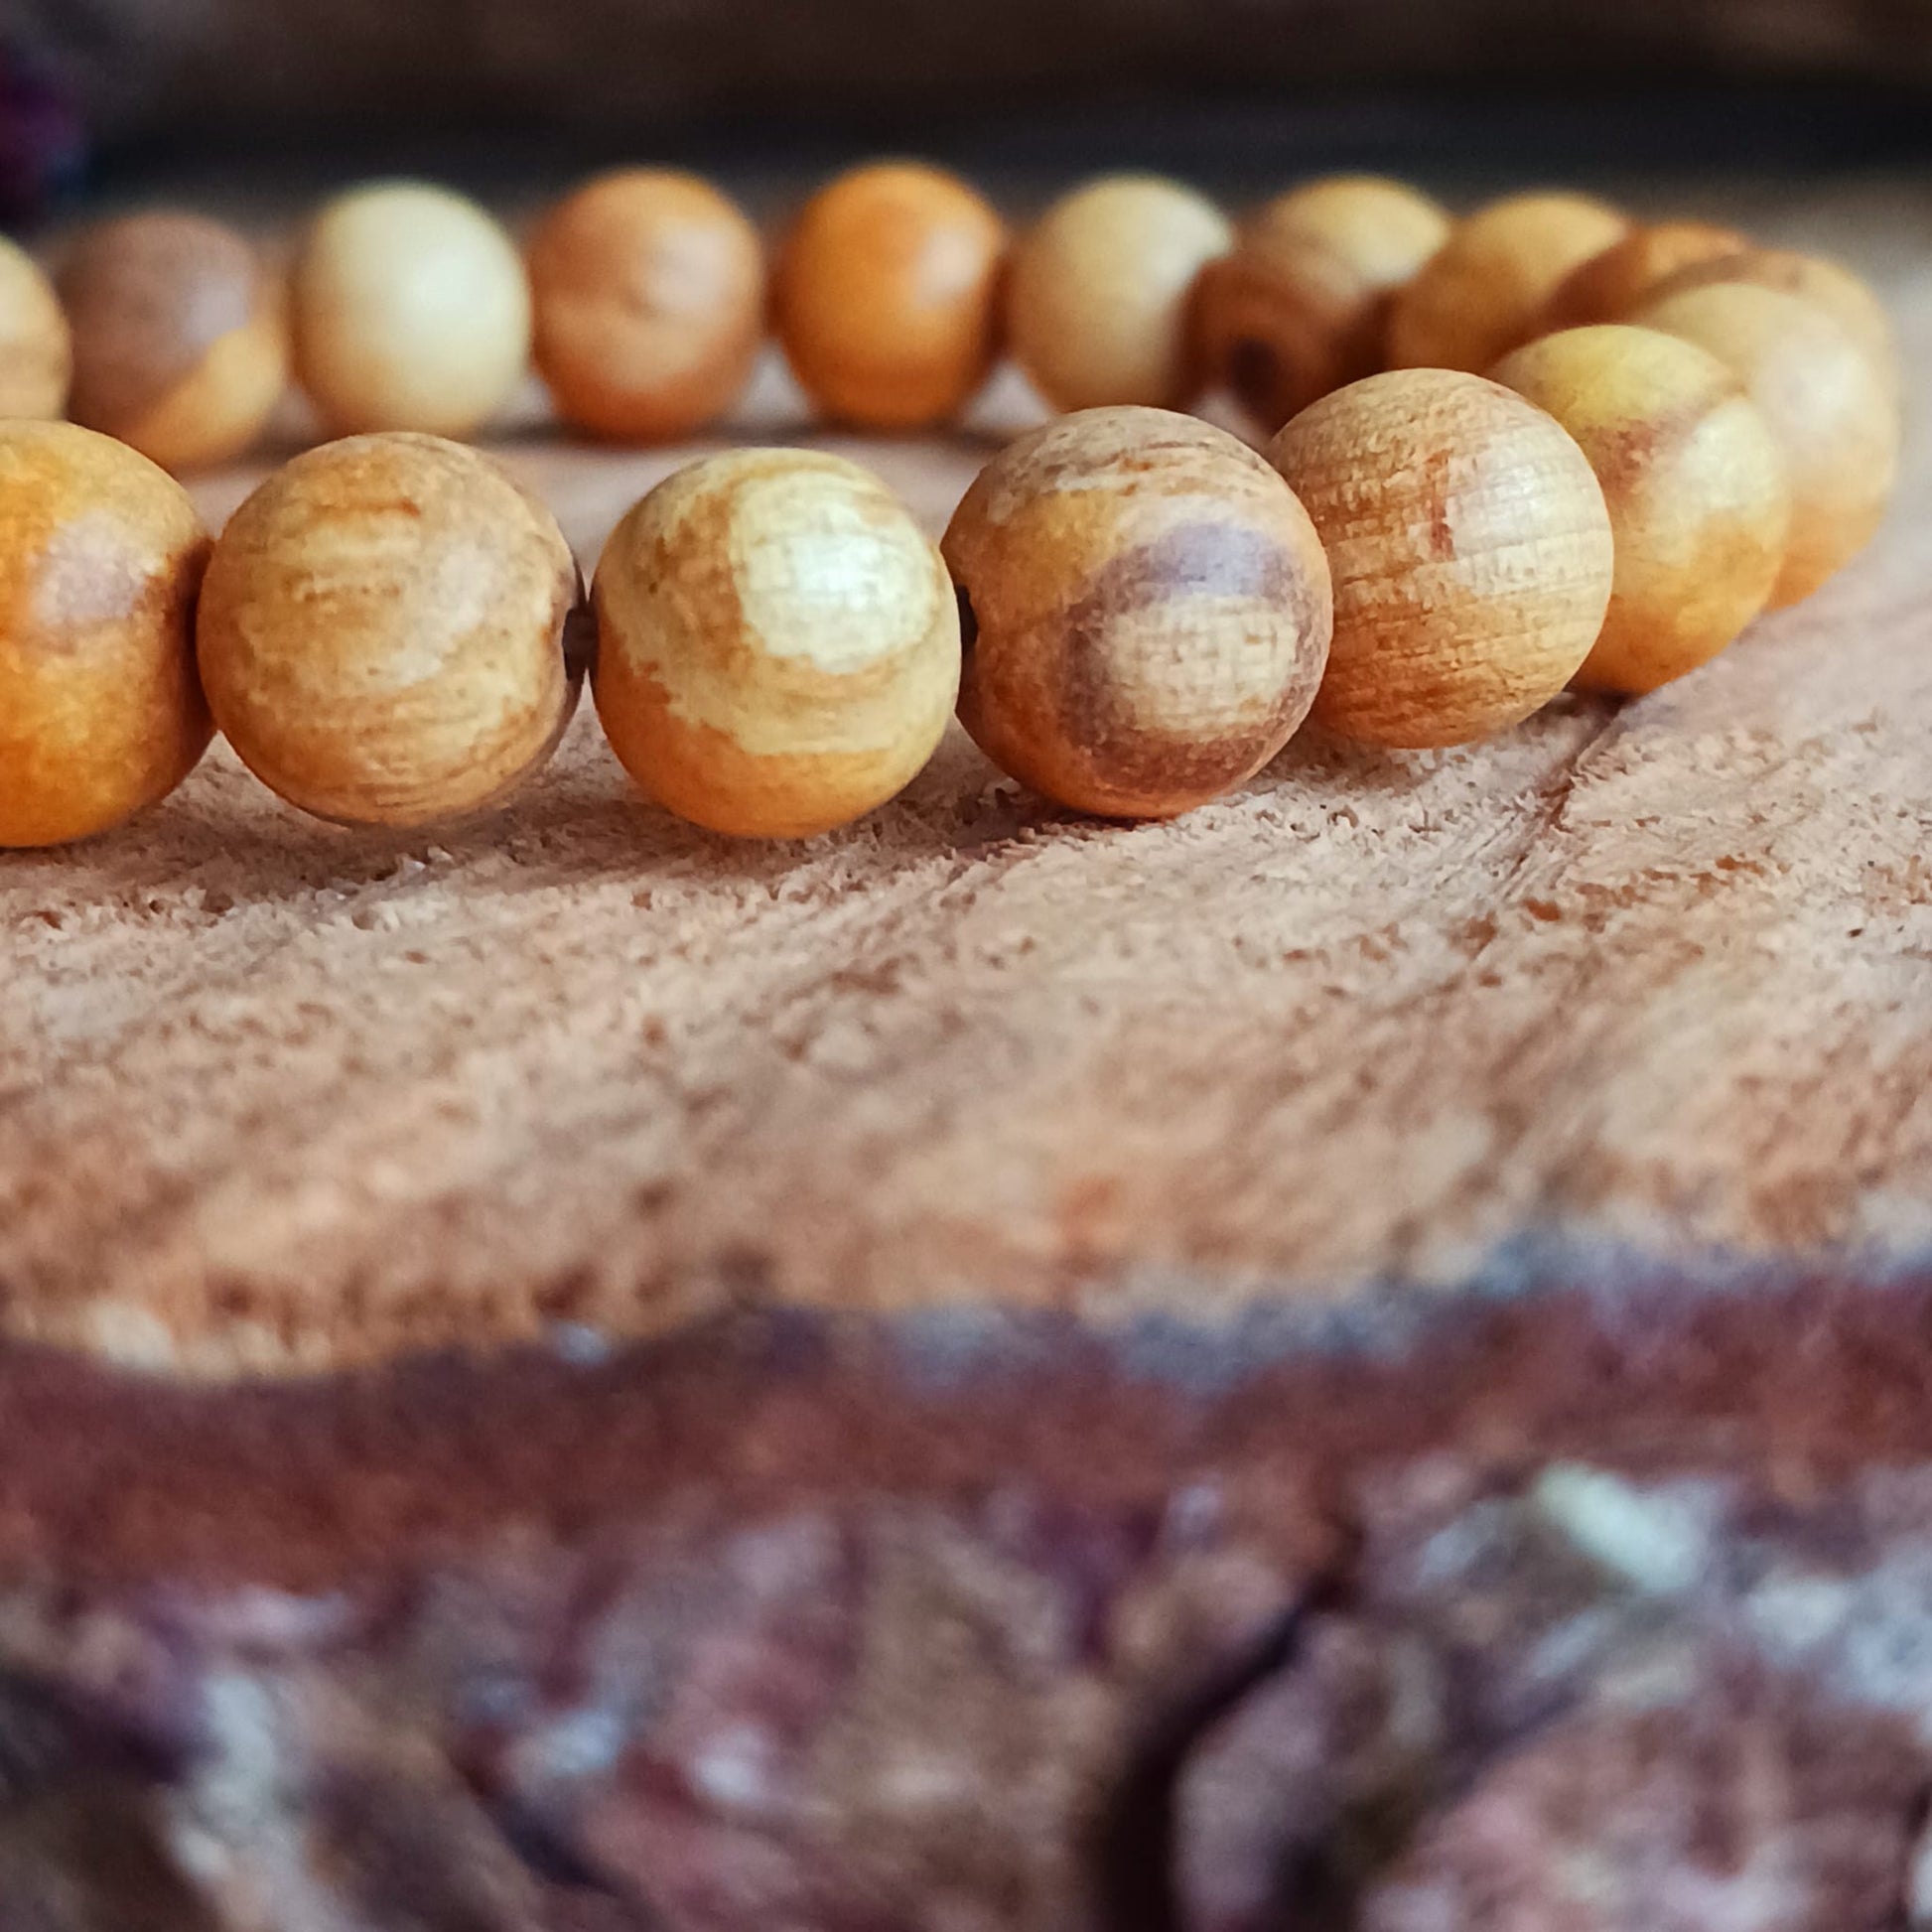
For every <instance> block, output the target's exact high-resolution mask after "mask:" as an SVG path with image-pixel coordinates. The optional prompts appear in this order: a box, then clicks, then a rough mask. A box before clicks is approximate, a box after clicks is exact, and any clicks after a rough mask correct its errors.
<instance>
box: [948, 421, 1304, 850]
mask: <svg viewBox="0 0 1932 1932" xmlns="http://www.w3.org/2000/svg"><path fill="white" fill-rule="evenodd" d="M943 548H944V550H945V554H946V562H947V564H948V565H949V566H950V568H951V570H952V573H953V577H954V579H955V581H956V582H957V583H958V585H959V588H960V594H961V598H962V602H963V605H964V608H965V609H966V611H967V612H968V614H969V617H968V625H969V633H970V639H971V641H970V645H969V648H968V650H967V654H966V669H965V675H964V677H963V678H962V680H961V685H960V703H959V715H960V719H961V721H962V722H963V723H964V725H965V726H966V729H967V730H968V731H969V732H970V733H971V734H972V735H973V738H974V740H975V741H976V742H977V743H978V744H979V746H980V747H981V749H982V750H983V751H984V752H985V753H986V754H987V756H988V757H989V758H990V759H992V760H993V761H994V763H996V764H997V765H999V766H1000V767H1001V769H1002V770H1005V771H1008V772H1011V773H1012V774H1013V775H1014V776H1015V777H1017V778H1020V779H1021V780H1023V781H1024V782H1025V783H1027V784H1029V785H1031V786H1033V787H1034V789H1035V791H1039V792H1043V793H1044V794H1045V795H1046V796H1047V797H1049V798H1052V799H1055V800H1057V801H1058V802H1059V803H1060V804H1063V805H1070V806H1073V807H1074V808H1075V809H1077V810H1080V811H1087V812H1094V813H1098V814H1101V815H1103V816H1106V817H1113V818H1171V817H1173V815H1174V814H1175V813H1177V812H1183V811H1187V810H1189V809H1190V808H1191V807H1193V806H1196V805H1200V804H1204V803H1205V802H1206V801H1207V800H1209V799H1211V798H1214V797H1217V796H1219V795H1220V794H1221V793H1222V792H1224V791H1226V790H1227V789H1228V788H1229V787H1230V786H1231V785H1236V784H1239V783H1240V782H1241V781H1242V780H1243V779H1245V778H1247V777H1250V776H1251V775H1252V774H1253V773H1254V772H1256V771H1257V770H1259V769H1260V768H1261V766H1262V765H1264V764H1265V763H1266V762H1267V761H1268V760H1269V759H1271V758H1273V757H1274V756H1275V754H1276V753H1277V752H1279V751H1280V750H1281V748H1282V747H1283V746H1284V745H1285V744H1286V743H1287V742H1288V740H1289V738H1290V737H1291V736H1292V735H1293V734H1294V732H1295V729H1296V727H1297V726H1299V725H1300V724H1301V722H1302V720H1303V718H1304V717H1306V716H1307V714H1308V709H1309V706H1310V704H1311V702H1312V701H1313V698H1314V693H1315V687H1316V685H1317V683H1318V682H1319V680H1320V677H1321V669H1322V665H1323V663H1324V661H1325V659H1326V656H1327V649H1328V633H1329V628H1330V623H1331V620H1332V608H1331V602H1330V595H1329V584H1328V566H1327V562H1326V560H1325V559H1324V557H1323V556H1322V552H1321V545H1320V542H1319V540H1318V539H1317V537H1316V535H1315V531H1314V527H1313V525H1312V524H1311V522H1310V520H1309V518H1308V515H1307V513H1306V512H1305V511H1304V510H1303V508H1302V506H1301V504H1300V503H1298V502H1297V501H1296V499H1295V495H1294V492H1293V491H1292V490H1290V489H1289V488H1288V487H1287V486H1286V485H1285V484H1284V483H1283V482H1282V480H1281V478H1280V477H1278V476H1277V475H1276V474H1275V473H1274V472H1273V471H1272V470H1271V469H1270V468H1269V467H1268V465H1267V464H1266V463H1265V462H1264V461H1263V460H1262V459H1261V458H1260V457H1259V456H1257V455H1256V454H1255V453H1254V451H1252V450H1250V449H1248V448H1247V447H1246V446H1245V445H1244V444H1242V443H1240V442H1239V441H1237V440H1236V439H1235V438H1234V437H1232V436H1229V435H1228V434H1227V433H1226V432H1225V431H1223V430H1218V429H1215V428H1212V427H1211V426H1210V425H1208V424H1206V423H1201V422H1196V421H1194V420H1193V419H1192V418H1191V417H1186V416H1178V415H1174V414H1172V413H1171V412H1169V411H1167V410H1160V409H1147V408H1141V407H1131V406H1130V407H1120V408H1109V409H1092V410H1085V411H1081V412H1079V413H1077V414H1074V415H1071V416H1065V417H1062V418H1060V419H1059V420H1058V421H1057V422H1052V423H1048V424H1047V425H1046V426H1045V427H1044V428H1041V429H1037V430H1035V431H1034V432H1033V433H1032V434H1031V435H1029V436H1023V437H1022V438H1021V439H1020V440H1019V441H1018V442H1017V443H1015V444H1013V445H1012V446H1011V447H1010V448H1009V449H1007V450H1006V451H1004V452H1003V453H1002V454H1001V455H1000V456H998V457H996V458H995V459H994V460H993V462H992V463H991V464H989V465H988V466H987V468H986V469H985V470H984V471H983V472H982V473H981V475H980V477H979V479H978V481H977V482H975V483H974V484H973V486H972V488H971V489H969V490H968V491H967V492H966V496H965V498H964V500H963V501H962V502H961V503H960V505H959V508H958V511H957V512H956V513H955V514H954V516H953V519H952V524H951V527H950V528H949V529H948V530H947V532H946V536H945V541H944V544H943Z"/></svg>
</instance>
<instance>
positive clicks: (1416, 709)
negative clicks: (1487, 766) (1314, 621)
mask: <svg viewBox="0 0 1932 1932" xmlns="http://www.w3.org/2000/svg"><path fill="white" fill-rule="evenodd" d="M1269 456H1270V458H1271V459H1272V460H1273V462H1274V464H1275V466H1276V468H1278V469H1279V470H1280V471H1281V473H1282V475H1283V476H1285V477H1286V478H1287V479H1288V481H1289V483H1290V485H1291V486H1292V487H1293V488H1294V490H1295V491H1296V493H1297V494H1298V495H1299V496H1300V497H1301V499H1302V501H1303V502H1304V503H1305V504H1306V505H1307V507H1308V511H1309V514H1310V516H1311V517H1312V518H1313V519H1314V526H1315V528H1316V530H1318V531H1319V532H1320V534H1321V541H1322V543H1323V544H1324V545H1325V547H1326V549H1327V552H1328V564H1329V568H1330V569H1331V570H1332V571H1333V573H1334V584H1335V636H1334V645H1333V648H1332V649H1331V650H1330V651H1329V654H1328V672H1327V676H1326V677H1325V678H1324V679H1323V681H1322V685H1321V690H1320V692H1319V693H1318V694H1317V696H1316V698H1315V701H1314V712H1313V715H1314V717H1315V718H1316V719H1317V720H1318V721H1319V722H1321V723H1322V724H1325V725H1327V726H1329V727H1330V728H1331V729H1333V730H1335V731H1338V732H1341V733H1343V734H1345V735H1346V736H1347V737H1350V738H1356V739H1361V740H1364V741H1365V742H1367V743H1369V744H1373V745H1385V746H1392V747H1423V746H1433V745H1459V744H1463V743H1465V742H1467V741H1468V740H1471V739H1476V738H1481V737H1484V736H1486V735H1487V734H1488V733H1490V732H1496V731H1501V730H1502V729H1503V728H1504V727H1505V726H1509V725H1513V724H1516V723H1517V722H1518V721H1519V720H1521V719H1524V718H1527V717H1528V716H1529V715H1530V713H1531V712H1533V711H1535V710H1536V709H1537V708H1538V707H1539V706H1540V705H1542V704H1544V703H1545V702H1547V701H1548V700H1549V699H1550V698H1553V697H1554V696H1555V695H1556V694H1557V693H1558V692H1559V691H1561V690H1562V689H1563V687H1564V685H1565V684H1567V683H1568V682H1569V680H1570V678H1571V677H1572V676H1573V675H1574V673H1575V672H1576V670H1577V668H1578V667H1579V666H1580V665H1581V664H1582V663H1583V661H1584V659H1585V657H1586V656H1587V654H1588V652H1589V647H1590V645H1591V644H1592V643H1594V642H1595V640H1596V633H1597V630H1598V629H1599V627H1600V626H1601V624H1602V621H1603V613H1604V610H1605V608H1606V606H1607V605H1608V603H1609V597H1610V583H1611V572H1612V568H1613V561H1614V560H1613V556H1612V549H1611V539H1610V519H1609V512H1608V510H1607V509H1606V508H1605V507H1604V503H1603V492H1602V490H1601V489H1600V488H1599V487H1598V485H1597V482H1596V478H1595V477H1594V475H1593V474H1592V473H1591V471H1590V467H1589V464H1588V462H1587V459H1586V458H1585V456H1584V453H1583V451H1582V450H1580V449H1579V448H1578V447H1577V445H1576V443H1575V441H1574V440H1573V439H1572V438H1571V436H1570V434H1569V433H1568V431H1566V430H1565V429H1564V428H1563V427H1562V426H1561V425H1560V424H1559V423H1557V422H1556V421H1555V420H1554V419H1552V418H1551V417H1550V416H1547V415H1546V414H1545V413H1544V412H1543V411H1542V410H1540V409H1537V408H1535V407H1534V406H1533V405H1531V404H1530V403H1527V402H1525V401H1524V400H1523V398H1522V397H1521V396H1519V395H1516V394H1514V393H1513V392H1512V391H1510V390H1508V389H1505V388H1503V387H1502V385H1501V384H1500V383H1495V382H1490V381H1487V380H1485V379H1484V378H1483V377H1481V376H1475V375H1466V374H1462V373H1458V372H1453V371H1450V370H1447V369H1405V370H1396V371H1394V372H1392V373H1390V374H1387V375H1372V376H1369V377H1367V378H1366V379H1365V380H1363V381H1361V382H1356V383H1351V384H1350V385H1349V387H1347V388H1346V389H1338V390H1336V392H1335V393H1334V394H1333V395H1332V396H1327V397H1324V398H1323V399H1322V400H1321V401H1320V402H1317V403H1315V404H1314V405H1313V406H1312V407H1311V408H1310V409H1307V410H1304V411H1303V413H1302V414H1301V415H1300V416H1298V417H1296V419H1295V420H1294V421H1293V422H1292V423H1290V424H1289V425H1288V427H1287V428H1286V429H1284V430H1283V431H1282V433H1281V434H1280V435H1279V436H1278V437H1276V439H1275V440H1274V442H1273V443H1272V444H1271V445H1270V447H1269Z"/></svg>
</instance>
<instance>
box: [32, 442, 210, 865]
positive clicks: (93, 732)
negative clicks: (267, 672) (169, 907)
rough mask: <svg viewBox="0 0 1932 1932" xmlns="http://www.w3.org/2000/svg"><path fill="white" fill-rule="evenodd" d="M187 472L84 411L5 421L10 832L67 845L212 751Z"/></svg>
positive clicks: (147, 798) (197, 544) (167, 786)
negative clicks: (54, 418) (81, 423)
mask: <svg viewBox="0 0 1932 1932" xmlns="http://www.w3.org/2000/svg"><path fill="white" fill-rule="evenodd" d="M206 563H207V535H206V533H205V532H204V531H203V529H202V523H201V519H200V518H199V517H198V516H197V515H196V513H195V506H194V505H193V504H192V503H191V502H190V501H189V499H188V497H187V495H186V493H185V492H184V491H183V489H182V487H181V485H180V484H179V483H176V482H175V481H174V480H173V478H171V477H169V476H168V475H167V474H166V473H165V472H164V471H162V470H160V469H159V468H157V467H156V466H155V465H154V464H152V463H150V462H149V461H148V459H147V458H146V457H144V456H141V455H139V454H137V453H136V452H135V451H133V450H131V449H129V448H128V447H127V446H126V445H125V444H124V443H116V442H113V441H112V440H111V439H109V438H107V437H105V436H98V435H96V434H95V433H94V432H93V431H92V430H86V429H79V428H76V427H75V426H74V425H73V424H71V423H30V422H10V423H0V845H9V846H35V845H58V844H60V843H62V842H64V841H66V840H69V839H78V838H85V837H87V836H88V835H89V834H90V833H94V832H102V831H106V830H107V829H108V828H109V827H111V826H114V825H118V824H120V823H121V822H122V821H123V820H124V819H127V818H130V817H132V816H133V814H134V813H136V812H138V811H140V810H141V809H142V808H143V807H144V806H147V805H151V804H153V803H154V802H155V801H156V800H157V799H160V798H164V797H166V796H167V794H168V793H169V792H170V791H172V790H173V789H174V788H175V786H176V785H177V784H179V783H180V782H181V780H182V779H183V778H184V777H185V776H186V775H187V774H188V772H189V771H190V770H191V769H192V768H193V766H194V764H195V761H196V760H197V759H199V758H200V757H201V756H202V753H203V752H204V751H205V750H206V749H207V742H208V736H209V729H210V728H209V724H208V716H207V706H206V705H205V704H204V703H203V700H202V691H201V686H200V684H199V682H198V681H197V678H196V675H195V656H194V635H193V632H194V621H195V598H196V593H197V591H198V589H199V588H200V585H201V582H202V572H203V568H204V566H205V565H206Z"/></svg>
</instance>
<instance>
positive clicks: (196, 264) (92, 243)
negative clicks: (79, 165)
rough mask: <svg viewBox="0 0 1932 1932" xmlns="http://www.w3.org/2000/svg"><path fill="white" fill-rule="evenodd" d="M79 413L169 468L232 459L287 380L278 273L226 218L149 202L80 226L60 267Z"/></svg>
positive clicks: (77, 417) (257, 430)
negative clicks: (145, 207) (133, 211)
mask: <svg viewBox="0 0 1932 1932" xmlns="http://www.w3.org/2000/svg"><path fill="white" fill-rule="evenodd" d="M60 290H61V299H62V301H63V302H64V303H65V304H66V305H67V312H68V320H69V323H70V324H71V326H72V330H73V393H72V399H71V402H70V405H69V407H70V411H71V414H72V416H73V420H74V421H75V422H77V423H83V424H85V425H86V426H87V427H88V428H89V429H97V430H100V431H102V432H103V433H104V434H106V435H108V436H116V437H119V438H120V440H121V441H122V442H123V443H129V444H132V445H133V446H134V448H135V449H137V450H139V451H140V452H141V453H142V455H143V456H147V457H151V458H153V460H154V461H155V462H156V463H158V464H160V465H161V466H162V467H163V469H166V470H175V471H183V470H196V469H202V468H204V467H206V466H207V465H210V464H216V463H226V462H228V461H230V460H231V459H232V458H234V457H237V456H239V455H241V454H242V452H243V451H245V450H246V449H247V448H248V447H249V446H250V445H251V444H252V443H253V442H254V441H255V439H256V438H257V437H258V436H259V435H260V434H261V432H262V430H263V428H264V426H265V425H266V424H267V422H268V419H269V416H270V415H271V414H272V413H273V411H274V409H275V405H276V404H277V403H278V402H279V401H280V400H281V396H282V391H283V388H284V386H285V384H286V383H287V380H288V368H289V340H288V319H287V305H286V303H285V301H284V297H283V290H282V285H281V282H280V280H279V278H278V277H276V276H274V275H273V274H271V273H270V272H269V271H268V270H267V268H266V267H265V266H264V265H263V263H262V262H261V261H260V259H259V258H258V257H257V256H256V253H255V251H254V249H253V248H252V247H250V246H249V244H248V242H247V240H246V239H245V238H244V237H243V236H241V235H239V234H237V233H236V232H235V231H234V230H233V229H232V228H229V227H226V226H224V225H223V224H222V223H221V222H219V221H210V220H207V219H206V218H205V217H204V216H202V215H199V214H188V213H181V212H178V211H176V210H173V209H159V208H157V209H153V210H150V211H149V212H146V213H142V214H130V215H124V216H121V217H120V218H118V219H116V220H111V221H102V222H98V223H96V224H95V225H94V226H92V227H89V228H87V229H85V230H83V231H82V233H81V234H79V235H78V236H77V237H76V238H75V240H74V243H73V245H72V247H71V249H70V250H69V254H68V256H67V259H66V261H65V262H64V263H63V264H62V268H61V277H60Z"/></svg>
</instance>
